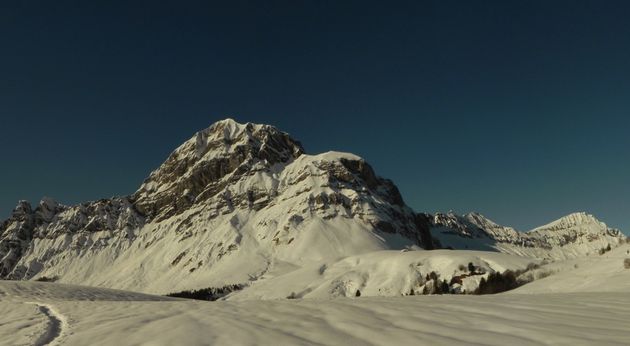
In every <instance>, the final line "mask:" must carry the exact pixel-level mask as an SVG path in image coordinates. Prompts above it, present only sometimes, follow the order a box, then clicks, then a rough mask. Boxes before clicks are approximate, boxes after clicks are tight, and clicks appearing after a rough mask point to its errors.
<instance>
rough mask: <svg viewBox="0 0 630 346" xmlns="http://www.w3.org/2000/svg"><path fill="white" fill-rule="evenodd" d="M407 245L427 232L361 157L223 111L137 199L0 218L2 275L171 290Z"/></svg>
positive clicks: (46, 207) (46, 204)
mask: <svg viewBox="0 0 630 346" xmlns="http://www.w3.org/2000/svg"><path fill="white" fill-rule="evenodd" d="M410 246H424V247H429V248H430V247H431V246H432V243H431V237H430V234H429V232H428V229H427V228H425V227H424V225H423V224H422V223H420V222H418V220H417V218H416V214H414V213H413V211H412V210H411V209H409V208H408V207H407V206H406V205H405V204H404V202H403V200H402V197H401V196H400V193H399V192H398V190H397V188H396V186H395V185H394V184H393V183H392V182H391V181H389V180H386V179H382V178H380V177H378V176H376V174H375V173H374V172H373V170H372V168H371V167H370V166H369V165H368V164H367V163H366V162H365V161H364V160H362V159H361V158H359V157H358V156H355V155H352V154H346V153H339V152H328V153H323V154H319V155H307V154H304V151H303V149H302V147H301V145H300V143H299V142H297V141H296V140H293V139H292V138H291V137H290V136H288V135H287V134H286V133H283V132H281V131H279V130H277V129H275V128H273V127H271V126H268V125H255V124H239V123H237V122H235V121H233V120H231V119H227V120H224V121H220V122H217V123H215V124H213V125H212V126H211V127H209V128H208V129H206V130H203V131H201V132H199V133H197V134H195V135H194V136H193V137H192V138H191V139H190V140H188V141H186V142H185V143H184V144H182V145H181V146H180V147H179V148H177V149H176V150H175V151H174V152H173V154H171V155H170V156H169V158H168V159H167V160H166V161H165V162H164V164H162V165H161V166H160V167H159V168H158V169H157V170H155V171H154V172H153V173H151V175H150V176H149V178H147V180H146V181H145V182H144V183H143V184H142V186H141V187H140V188H139V189H138V191H137V192H136V193H134V194H133V195H131V196H127V197H119V198H113V199H105V200H100V201H96V202H89V203H85V204H81V205H77V206H63V205H60V204H58V203H56V202H54V201H52V200H50V199H45V200H43V201H42V202H40V203H39V205H38V206H37V207H36V208H32V207H31V206H30V205H28V203H26V202H20V204H19V205H18V207H17V208H16V210H15V211H14V213H13V214H12V216H11V217H10V218H9V219H8V220H6V221H5V222H4V223H2V224H0V277H4V278H11V279H33V278H39V277H42V276H46V277H49V278H52V277H57V278H58V279H59V281H60V282H64V283H75V284H84V285H93V286H102V287H111V288H124V289H132V290H137V291H143V292H155V293H167V292H172V291H177V290H183V289H189V288H199V287H208V286H223V285H226V284H234V283H247V282H250V281H252V280H256V279H257V278H258V277H260V276H261V275H263V274H264V273H266V272H268V271H270V270H271V271H277V270H279V269H278V268H287V269H288V268H289V267H290V266H285V264H286V263H291V264H292V265H293V266H301V265H305V264H309V263H316V262H319V261H323V260H331V259H334V258H340V257H345V256H351V255H355V254H361V253H366V252H370V251H377V250H385V249H402V248H405V247H410Z"/></svg>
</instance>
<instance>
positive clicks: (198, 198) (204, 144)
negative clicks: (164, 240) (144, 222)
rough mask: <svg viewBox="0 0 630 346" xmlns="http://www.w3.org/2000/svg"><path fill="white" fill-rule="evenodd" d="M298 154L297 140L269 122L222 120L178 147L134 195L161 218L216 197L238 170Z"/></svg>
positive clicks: (138, 203) (245, 171)
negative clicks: (242, 123) (254, 122)
mask: <svg viewBox="0 0 630 346" xmlns="http://www.w3.org/2000/svg"><path fill="white" fill-rule="evenodd" d="M303 153H304V150H303V149H302V145H301V144H300V143H299V142H298V141H296V140H294V139H292V138H291V137H289V135H288V134H286V133H284V132H281V131H279V130H277V129H276V128H274V127H272V126H269V125H254V124H251V123H248V124H246V125H241V124H238V123H236V122H235V121H234V120H231V119H227V120H224V121H220V122H217V123H215V124H214V125H212V126H211V127H210V128H208V129H206V130H203V131H200V132H198V133H197V134H196V135H195V136H194V137H193V138H191V139H190V140H188V141H186V142H185V143H184V144H183V145H181V146H180V147H179V148H177V149H176V150H175V152H173V153H172V154H171V155H170V156H169V158H168V159H167V160H166V162H165V163H164V164H162V166H160V168H158V169H157V170H156V171H154V172H153V173H151V175H150V176H149V178H148V179H146V180H145V182H144V183H143V184H142V186H141V187H140V189H139V190H138V191H137V192H136V193H135V194H134V196H133V199H134V200H135V205H136V207H137V208H138V210H139V211H140V212H142V213H144V214H145V215H147V216H148V217H149V218H156V219H158V220H160V219H165V218H168V217H170V216H173V215H176V214H180V213H181V212H183V211H184V210H186V209H188V208H189V207H190V206H191V205H193V204H195V203H200V202H203V201H206V200H208V199H210V198H212V197H215V196H216V195H217V194H218V193H220V192H222V191H224V190H225V188H226V186H228V185H231V184H234V183H236V182H237V181H238V180H240V179H241V177H242V176H243V175H248V174H255V173H256V172H260V171H264V170H269V169H270V168H271V167H272V166H274V165H276V164H286V163H288V162H289V161H291V160H293V159H295V158H297V157H298V156H300V155H302V154H303ZM248 193H250V194H251V196H249V198H255V197H256V196H255V194H256V191H248ZM241 197H243V196H238V197H237V196H232V198H241ZM246 197H247V196H246Z"/></svg>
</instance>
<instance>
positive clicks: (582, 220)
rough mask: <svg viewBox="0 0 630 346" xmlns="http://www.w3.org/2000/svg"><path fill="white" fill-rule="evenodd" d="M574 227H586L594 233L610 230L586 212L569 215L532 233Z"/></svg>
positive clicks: (535, 229)
mask: <svg viewBox="0 0 630 346" xmlns="http://www.w3.org/2000/svg"><path fill="white" fill-rule="evenodd" d="M573 227H585V229H588V230H594V231H597V230H606V229H608V226H606V224H605V223H603V222H601V221H599V220H598V219H597V218H595V216H593V215H591V214H587V213H585V212H579V213H572V214H569V215H567V216H564V217H562V218H560V219H558V220H556V221H553V222H550V223H548V224H546V225H544V226H540V227H537V228H534V229H533V230H531V231H530V232H543V231H554V230H564V229H569V228H573Z"/></svg>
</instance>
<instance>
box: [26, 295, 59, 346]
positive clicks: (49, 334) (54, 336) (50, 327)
mask: <svg viewBox="0 0 630 346" xmlns="http://www.w3.org/2000/svg"><path fill="white" fill-rule="evenodd" d="M32 304H35V305H37V307H38V308H39V311H40V312H41V313H42V314H44V315H45V316H46V317H47V318H48V323H47V325H46V330H45V331H44V334H42V335H41V336H40V337H39V338H38V339H37V340H36V341H35V345H36V346H44V345H54V344H56V343H57V341H58V338H59V337H60V336H61V334H62V332H63V327H64V325H65V318H63V316H61V315H60V314H59V313H58V312H56V311H55V310H54V309H52V308H51V306H50V305H46V304H40V303H32Z"/></svg>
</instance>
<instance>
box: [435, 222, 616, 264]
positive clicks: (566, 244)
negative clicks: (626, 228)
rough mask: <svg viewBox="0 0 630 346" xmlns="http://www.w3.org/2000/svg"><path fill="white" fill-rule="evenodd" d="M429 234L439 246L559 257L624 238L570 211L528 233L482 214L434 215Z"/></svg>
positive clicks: (584, 252) (579, 254) (573, 255)
mask: <svg viewBox="0 0 630 346" xmlns="http://www.w3.org/2000/svg"><path fill="white" fill-rule="evenodd" d="M430 220H431V226H430V228H431V233H432V235H433V237H435V238H436V239H438V240H439V242H440V244H441V245H442V246H443V247H450V248H453V249H475V250H484V251H500V252H503V253H508V254H514V255H519V256H526V257H534V258H546V259H551V260H561V259H569V258H576V257H583V256H587V255H588V254H594V253H597V252H598V251H599V250H600V249H602V248H606V247H607V246H608V245H610V246H611V247H616V246H618V245H619V244H621V243H623V242H625V239H626V237H625V236H624V235H623V233H621V232H620V231H619V230H617V229H612V228H609V227H608V226H606V224H604V223H603V222H601V221H599V220H597V219H596V218H595V217H594V216H592V215H589V214H586V213H574V214H570V215H567V216H565V217H562V218H560V219H559V220H556V221H554V222H551V223H549V224H547V225H545V226H541V227H538V228H536V229H533V230H531V231H529V232H518V231H516V230H515V229H513V228H511V227H505V226H501V225H498V224H497V223H495V222H493V221H491V220H489V219H487V218H486V217H484V216H483V215H480V214H477V213H470V214H466V215H456V214H454V213H447V214H440V213H438V214H435V215H434V216H432V217H431V218H430Z"/></svg>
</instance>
